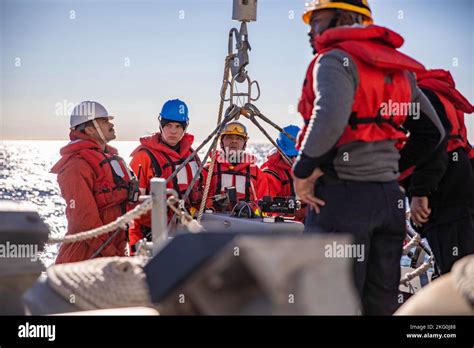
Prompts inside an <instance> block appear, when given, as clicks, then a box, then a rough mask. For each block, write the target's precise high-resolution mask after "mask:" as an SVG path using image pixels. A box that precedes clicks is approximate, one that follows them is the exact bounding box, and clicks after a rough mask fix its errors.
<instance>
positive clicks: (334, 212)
mask: <svg viewBox="0 0 474 348" xmlns="http://www.w3.org/2000/svg"><path fill="white" fill-rule="evenodd" d="M303 20H304V21H305V22H306V23H307V24H310V26H311V30H310V32H309V35H310V38H311V41H310V42H311V44H312V47H313V50H314V52H315V53H316V56H315V57H314V59H313V61H312V62H311V64H310V66H309V68H308V71H307V74H306V79H305V82H304V85H303V92H302V96H301V98H300V101H299V105H298V111H299V112H300V114H301V115H302V116H303V118H304V121H305V127H304V128H303V131H302V132H301V133H300V136H299V142H300V154H299V156H298V158H297V161H296V163H295V165H294V167H293V171H294V176H295V190H296V194H297V196H298V197H299V198H300V199H301V200H303V201H304V202H306V203H308V205H309V206H310V208H311V209H310V211H309V212H308V216H307V220H306V223H305V232H306V233H335V234H340V233H349V234H352V236H353V243H354V244H356V245H357V246H361V247H362V248H361V249H362V250H363V251H364V253H363V257H360V258H358V259H354V272H353V274H354V284H355V287H356V289H357V291H358V294H359V296H360V299H361V304H362V312H363V314H366V315H390V314H393V312H394V311H395V310H396V308H397V307H398V303H397V294H398V287H399V281H400V258H401V255H402V245H403V240H404V237H405V204H404V203H405V194H404V192H403V191H402V190H401V189H400V188H399V186H398V183H397V179H398V177H399V175H400V171H399V160H400V159H401V158H403V159H404V161H405V164H404V165H417V164H419V163H422V162H423V161H424V160H426V158H427V157H428V156H430V155H431V153H433V152H434V151H435V150H436V148H437V147H438V146H439V145H440V144H441V142H442V140H443V139H444V137H445V132H444V129H443V126H442V125H441V122H440V121H439V119H438V116H437V115H436V112H435V110H434V109H433V107H432V106H431V104H430V102H429V100H428V99H427V98H426V96H425V95H424V94H423V93H422V92H421V91H420V89H419V88H418V87H417V85H416V78H415V75H414V73H413V72H418V71H423V70H424V67H423V66H422V65H421V64H420V63H418V62H417V61H415V60H413V59H412V58H410V57H408V56H406V55H404V54H402V53H400V52H399V51H398V50H397V48H399V47H400V46H401V45H402V44H403V38H402V37H401V36H400V35H398V34H397V33H394V32H393V31H391V30H389V29H387V28H383V27H380V26H376V25H372V16H371V12H370V8H369V6H368V3H367V1H365V0H345V1H342V0H338V1H325V2H324V3H323V4H322V2H321V1H314V2H312V3H310V4H309V5H308V8H307V11H306V13H305V14H304V16H303ZM406 131H409V132H410V137H409V139H408V140H407V138H406ZM405 141H406V145H405V147H404V149H403V152H400V151H399V148H400V147H399V145H400V144H402V143H403V142H405ZM400 157H401V158H400ZM437 175H439V174H437ZM430 189H434V188H430ZM415 194H416V192H415ZM347 257H351V255H347Z"/></svg>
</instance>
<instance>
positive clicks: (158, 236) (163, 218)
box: [150, 178, 168, 255]
mask: <svg viewBox="0 0 474 348" xmlns="http://www.w3.org/2000/svg"><path fill="white" fill-rule="evenodd" d="M150 191H151V196H152V198H153V207H152V209H151V238H152V242H153V255H156V253H157V252H158V250H159V249H160V248H161V247H162V246H163V244H164V243H165V242H166V241H167V240H168V226H167V205H166V180H165V179H163V178H152V179H151V181H150Z"/></svg>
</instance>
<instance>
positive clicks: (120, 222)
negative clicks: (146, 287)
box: [48, 198, 153, 244]
mask: <svg viewBox="0 0 474 348" xmlns="http://www.w3.org/2000/svg"><path fill="white" fill-rule="evenodd" d="M152 205H153V200H152V198H148V199H147V200H145V201H144V202H143V203H141V204H140V205H137V206H136V207H135V208H133V209H132V210H130V211H129V212H127V213H126V214H124V215H122V216H119V217H118V218H117V219H116V220H115V221H112V222H111V223H109V224H107V225H104V226H100V227H97V228H94V229H92V230H89V231H85V232H80V233H76V234H72V235H67V236H64V237H63V238H50V239H49V240H48V243H50V244H53V243H74V242H80V241H83V240H86V239H89V238H94V237H98V236H100V235H103V234H106V233H109V232H112V231H115V230H116V229H117V228H121V229H126V228H127V224H128V223H130V222H132V221H133V220H135V219H137V218H139V217H140V216H142V215H144V214H146V213H147V212H148V211H149V210H151V207H152Z"/></svg>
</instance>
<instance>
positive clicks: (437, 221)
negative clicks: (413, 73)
mask: <svg viewBox="0 0 474 348" xmlns="http://www.w3.org/2000/svg"><path fill="white" fill-rule="evenodd" d="M417 80H418V86H419V87H420V88H421V89H422V91H423V92H424V94H425V95H426V96H427V97H428V99H429V100H430V102H431V104H432V105H433V107H434V108H435V110H436V112H437V114H438V116H439V118H440V120H441V122H442V123H443V126H444V128H445V130H446V133H447V134H448V137H447V142H446V146H445V147H444V149H443V151H442V153H441V154H439V155H436V154H435V155H433V156H432V158H431V159H430V160H429V161H427V162H426V164H425V165H423V166H421V167H422V168H420V169H418V170H417V172H418V178H417V179H415V180H416V181H417V182H416V183H415V184H414V186H423V185H425V183H426V182H427V181H429V180H430V178H432V175H431V173H432V172H433V171H436V170H437V168H440V167H442V166H443V162H444V161H445V159H444V158H443V157H446V158H447V168H446V172H445V173H444V175H443V177H442V178H440V180H439V183H438V187H437V189H436V191H434V192H426V193H425V194H423V196H421V197H420V196H414V197H410V198H411V215H412V217H411V218H412V221H413V222H414V223H415V224H416V225H418V226H420V229H419V230H420V233H421V235H422V236H424V237H426V238H427V240H428V243H429V244H430V247H431V249H432V251H433V254H434V256H435V261H436V264H437V266H438V270H439V272H440V273H441V274H445V273H448V272H450V271H451V267H452V266H453V264H454V263H455V262H456V261H457V260H459V259H461V258H462V257H464V256H466V255H469V254H474V173H473V170H472V167H471V163H470V161H469V151H470V145H469V143H468V141H467V131H466V125H465V123H464V113H466V114H470V113H472V112H474V106H473V105H472V104H471V103H470V102H469V101H468V100H467V99H466V98H465V97H464V96H463V95H462V94H461V93H460V92H459V91H457V90H456V87H455V83H454V80H453V78H452V76H451V74H450V73H449V71H446V70H441V69H435V70H428V71H425V72H423V73H418V74H417ZM410 179H411V178H410ZM410 193H411V192H409V196H411V194H410Z"/></svg>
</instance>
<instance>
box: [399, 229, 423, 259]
mask: <svg viewBox="0 0 474 348" xmlns="http://www.w3.org/2000/svg"><path fill="white" fill-rule="evenodd" d="M420 243H421V237H420V235H419V234H418V233H417V234H415V236H414V237H413V238H412V239H410V241H409V242H408V243H407V244H406V245H405V246H404V247H403V255H406V254H408V252H409V251H410V250H411V249H412V248H413V247H416V246H417V245H419V244H420Z"/></svg>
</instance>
